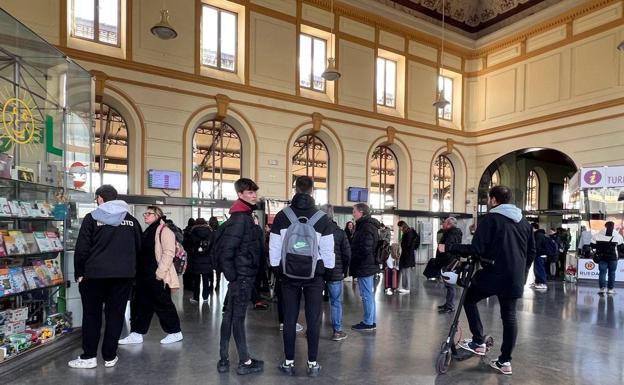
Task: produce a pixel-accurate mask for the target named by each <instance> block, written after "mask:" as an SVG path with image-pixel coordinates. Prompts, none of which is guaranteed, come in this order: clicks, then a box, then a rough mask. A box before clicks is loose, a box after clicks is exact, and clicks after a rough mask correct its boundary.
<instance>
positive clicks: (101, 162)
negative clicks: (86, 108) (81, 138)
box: [93, 103, 128, 194]
mask: <svg viewBox="0 0 624 385" xmlns="http://www.w3.org/2000/svg"><path fill="white" fill-rule="evenodd" d="M93 170H94V172H95V173H97V175H95V176H94V178H93V188H94V189H97V188H98V187H99V186H101V185H103V184H112V185H113V186H115V188H116V189H117V191H118V192H119V193H120V194H127V193H128V128H127V126H126V121H125V119H124V118H123V117H122V116H121V114H120V113H119V112H117V111H116V110H115V109H114V108H112V107H111V106H109V105H108V104H105V103H96V105H95V167H94V168H93Z"/></svg>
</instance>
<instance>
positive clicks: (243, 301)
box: [214, 178, 264, 375]
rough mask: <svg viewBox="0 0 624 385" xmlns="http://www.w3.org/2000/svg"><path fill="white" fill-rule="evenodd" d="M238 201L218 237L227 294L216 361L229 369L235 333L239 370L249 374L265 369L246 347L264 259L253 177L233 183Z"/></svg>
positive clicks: (221, 369)
mask: <svg viewBox="0 0 624 385" xmlns="http://www.w3.org/2000/svg"><path fill="white" fill-rule="evenodd" d="M234 188H235V189H236V194H237V195H238V200H236V201H235V202H234V204H233V205H232V207H231V208H230V218H228V220H227V221H226V222H225V223H224V224H222V225H221V226H224V228H223V230H222V231H223V232H222V233H221V236H220V237H219V239H217V240H215V245H214V249H215V252H216V253H218V261H219V262H218V266H217V267H218V268H219V269H220V270H222V271H223V275H225V279H227V280H228V282H229V285H228V290H227V294H226V295H225V302H226V304H225V305H224V309H223V319H222V320H221V340H220V350H219V355H220V359H219V362H218V363H217V370H218V372H219V373H225V372H228V371H229V370H230V361H229V346H230V337H231V336H232V334H234V341H235V342H236V349H237V350H238V367H237V369H236V373H238V374H239V375H246V374H250V373H259V372H262V371H263V370H264V361H261V360H257V359H255V358H252V357H251V356H250V354H249V351H248V350H247V336H246V334H245V317H246V316H247V306H248V305H249V302H250V301H251V292H252V290H253V288H254V284H255V282H256V275H257V274H258V268H259V266H260V258H262V244H263V242H264V240H263V239H262V234H261V232H258V231H256V230H255V228H254V227H255V224H254V221H253V218H252V213H253V211H254V210H255V209H256V208H257V206H256V202H257V199H258V197H257V191H258V185H257V184H256V183H255V182H254V181H253V180H251V179H248V178H241V179H239V180H237V181H236V182H235V183H234Z"/></svg>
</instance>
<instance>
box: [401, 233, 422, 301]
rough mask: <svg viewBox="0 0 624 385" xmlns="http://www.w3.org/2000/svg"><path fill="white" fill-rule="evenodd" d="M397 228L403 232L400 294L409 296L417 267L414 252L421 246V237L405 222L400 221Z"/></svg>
mask: <svg viewBox="0 0 624 385" xmlns="http://www.w3.org/2000/svg"><path fill="white" fill-rule="evenodd" d="M397 226H399V228H400V229H401V231H402V232H403V237H401V257H400V258H399V275H400V279H399V280H400V282H401V283H400V285H399V294H407V293H409V292H410V291H411V289H412V270H413V269H414V267H416V256H415V255H414V251H415V250H417V249H418V246H420V237H419V236H418V233H417V232H416V230H414V229H413V228H411V227H410V226H409V225H408V224H407V223H406V222H405V221H399V222H398V223H397Z"/></svg>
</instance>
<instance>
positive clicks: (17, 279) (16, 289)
mask: <svg viewBox="0 0 624 385" xmlns="http://www.w3.org/2000/svg"><path fill="white" fill-rule="evenodd" d="M9 275H10V277H11V290H12V291H13V293H20V292H22V291H26V290H28V285H27V284H26V278H24V270H23V269H22V268H21V267H10V268H9Z"/></svg>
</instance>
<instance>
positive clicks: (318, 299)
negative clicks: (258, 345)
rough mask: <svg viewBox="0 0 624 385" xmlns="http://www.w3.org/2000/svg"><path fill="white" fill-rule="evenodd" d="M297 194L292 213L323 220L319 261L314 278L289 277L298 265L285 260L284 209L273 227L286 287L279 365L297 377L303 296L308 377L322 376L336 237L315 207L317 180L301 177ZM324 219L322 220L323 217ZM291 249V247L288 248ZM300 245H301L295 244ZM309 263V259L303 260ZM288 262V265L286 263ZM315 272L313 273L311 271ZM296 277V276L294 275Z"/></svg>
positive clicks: (318, 227) (274, 251)
mask: <svg viewBox="0 0 624 385" xmlns="http://www.w3.org/2000/svg"><path fill="white" fill-rule="evenodd" d="M295 189H296V194H295V196H294V197H293V199H292V203H291V205H290V210H292V212H293V213H294V216H296V217H297V218H301V217H305V218H307V219H308V220H310V219H311V218H319V219H318V220H317V221H316V223H314V226H313V227H314V232H315V235H316V239H317V240H318V250H316V251H314V250H312V252H313V253H314V252H318V258H319V259H318V261H317V264H316V266H312V267H311V268H312V269H314V277H312V278H308V279H296V278H292V277H289V276H288V275H287V274H285V273H288V272H289V270H288V269H289V268H290V267H291V266H293V265H294V264H295V263H296V262H295V261H294V259H293V261H292V265H291V262H289V261H290V258H289V256H290V255H291V254H287V255H286V261H283V259H284V257H285V256H284V255H283V251H284V247H283V246H284V242H285V241H287V235H288V228H289V227H290V225H291V223H292V222H291V220H290V219H289V217H288V215H287V214H286V213H285V212H284V210H286V209H284V210H282V211H280V212H279V213H277V215H276V216H275V219H274V220H273V225H272V226H271V236H270V238H269V258H270V262H271V266H273V267H278V266H279V267H280V268H279V269H275V272H276V274H281V277H280V281H281V284H282V298H283V302H284V303H283V310H284V331H283V338H284V355H285V356H286V359H285V360H284V362H282V363H281V364H280V366H279V369H280V370H281V371H282V372H284V373H285V374H288V375H291V376H292V375H294V365H295V338H296V324H297V318H298V316H299V303H300V302H301V294H302V293H303V295H304V296H305V317H306V323H307V326H308V330H307V333H306V335H307V339H308V376H311V377H315V376H318V375H319V373H320V370H321V366H320V365H319V364H318V362H316V358H317V355H318V344H319V333H320V328H321V305H322V302H323V286H324V281H323V275H324V273H325V268H328V269H333V268H334V263H335V256H334V234H333V230H334V228H333V224H332V222H331V221H330V219H329V218H328V217H327V215H322V216H320V214H323V213H322V212H321V213H320V214H319V213H318V212H319V210H317V209H316V207H315V204H314V198H313V197H312V195H313V193H314V181H313V179H312V178H310V177H308V176H300V177H298V178H297V180H296V181H295ZM319 216H320V217H319ZM287 246H288V245H287ZM295 246H297V245H295ZM303 261H309V259H307V260H306V259H302V262H303ZM284 262H286V263H284ZM310 271H312V270H310ZM293 275H294V274H293Z"/></svg>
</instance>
